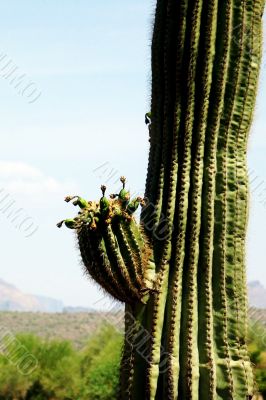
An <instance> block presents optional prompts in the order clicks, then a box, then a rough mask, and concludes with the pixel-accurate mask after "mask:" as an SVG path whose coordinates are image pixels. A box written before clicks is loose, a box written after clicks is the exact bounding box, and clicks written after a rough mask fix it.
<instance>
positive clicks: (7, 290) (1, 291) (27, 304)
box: [0, 279, 64, 313]
mask: <svg viewBox="0 0 266 400" xmlns="http://www.w3.org/2000/svg"><path fill="white" fill-rule="evenodd" d="M63 308H64V304H63V303H62V301H60V300H55V299H50V298H47V297H43V296H34V295H31V294H25V293H23V292H21V291H20V290H19V289H17V288H16V287H15V286H13V285H10V284H9V283H7V282H5V281H3V280H2V279H0V310H1V311H32V312H36V311H39V312H51V313H52V312H62V311H63Z"/></svg>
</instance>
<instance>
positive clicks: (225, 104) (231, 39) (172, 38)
mask: <svg viewBox="0 0 266 400" xmlns="http://www.w3.org/2000/svg"><path fill="white" fill-rule="evenodd" d="M263 7H264V4H263V0H157V5H156V12H155V21H154V31H153V38H152V57H151V61H152V96H151V112H149V113H147V114H146V116H145V121H146V124H147V126H148V130H149V139H150V152H149V162H148V172H147V181H146V193H145V200H143V199H141V198H135V199H131V198H130V194H129V192H128V191H127V183H126V179H125V178H124V177H121V191H120V192H119V193H117V194H113V195H111V196H110V197H109V198H107V197H106V194H105V193H106V187H105V186H102V188H101V190H102V197H101V199H100V201H99V202H91V201H86V200H84V199H82V198H80V197H78V196H76V197H67V198H66V201H67V202H69V201H73V204H74V205H76V206H79V208H80V212H79V213H78V216H77V217H76V218H74V219H69V220H65V221H62V222H60V223H59V224H58V226H62V225H63V224H64V223H65V225H66V226H67V227H69V228H71V229H75V230H76V232H77V236H78V241H79V247H80V252H81V256H82V259H83V262H84V265H85V267H86V269H87V271H88V272H89V274H90V275H91V277H92V278H93V279H95V281H96V282H97V283H98V284H99V285H101V286H102V287H103V288H104V289H105V291H106V292H107V293H109V294H110V295H111V296H113V297H114V298H115V299H117V300H118V301H120V302H123V303H125V342H124V349H123V356H122V360H121V379H120V388H119V394H118V398H119V399H122V400H131V399H132V400H164V399H166V400H176V399H178V400H189V399H192V400H198V399H199V400H216V399H223V400H246V399H251V398H252V397H253V395H254V394H255V393H256V385H255V382H254V377H253V371H252V365H251V362H250V359H249V355H248V350H247V345H246V335H247V293H246V272H245V235H246V226H247V214H248V178H247V161H246V151H247V140H248V133H249V129H250V124H251V120H252V114H253V110H254V104H255V97H256V89H257V82H258V74H259V66H260V60H261V39H262V32H261V30H262V14H263ZM138 206H141V207H142V213H141V219H140V223H137V222H136V219H135V218H134V212H135V211H136V209H137V208H138Z"/></svg>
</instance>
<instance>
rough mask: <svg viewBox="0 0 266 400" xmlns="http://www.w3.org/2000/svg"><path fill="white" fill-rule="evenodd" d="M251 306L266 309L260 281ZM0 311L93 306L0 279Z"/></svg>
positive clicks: (72, 309) (251, 295)
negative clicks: (37, 292) (74, 304)
mask: <svg viewBox="0 0 266 400" xmlns="http://www.w3.org/2000/svg"><path fill="white" fill-rule="evenodd" d="M248 294H249V305H250V307H256V308H264V309H266V289H265V288H264V286H263V285H262V284H261V283H260V282H259V281H253V282H250V283H249V284H248ZM0 311H28V312H47V313H61V312H64V313H69V314H75V313H86V312H92V311H93V309H92V308H89V307H88V308H87V307H71V306H65V305H64V304H63V302H62V301H60V300H56V299H52V298H49V297H44V296H37V295H32V294H26V293H23V292H22V291H20V290H19V289H17V288H16V287H15V286H13V285H11V284H10V283H7V282H5V281H3V280H2V279H0Z"/></svg>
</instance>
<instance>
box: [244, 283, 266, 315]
mask: <svg viewBox="0 0 266 400" xmlns="http://www.w3.org/2000/svg"><path fill="white" fill-rule="evenodd" d="M248 296H249V305H250V306H251V307H256V308H265V309H266V289H265V287H264V286H263V285H262V284H261V283H260V282H259V281H253V282H250V283H249V284H248Z"/></svg>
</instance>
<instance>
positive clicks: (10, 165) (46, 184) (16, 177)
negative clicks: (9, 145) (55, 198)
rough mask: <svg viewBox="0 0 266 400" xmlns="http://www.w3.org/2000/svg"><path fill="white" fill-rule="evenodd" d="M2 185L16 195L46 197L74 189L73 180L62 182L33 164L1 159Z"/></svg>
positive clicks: (0, 180)
mask: <svg viewBox="0 0 266 400" xmlns="http://www.w3.org/2000/svg"><path fill="white" fill-rule="evenodd" d="M0 187H1V188H4V189H5V191H6V192H8V193H10V194H11V195H14V196H15V195H21V196H23V197H24V196H25V197H31V198H33V197H35V198H40V197H42V198H45V199H47V197H48V196H50V195H65V194H67V193H68V192H69V191H71V190H74V185H73V183H71V182H60V181H58V180H56V179H55V178H53V177H51V176H47V175H45V174H44V173H43V172H42V171H40V170H39V169H38V168H36V167H34V166H32V165H29V164H26V163H23V162H11V161H0Z"/></svg>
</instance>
